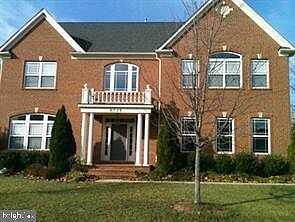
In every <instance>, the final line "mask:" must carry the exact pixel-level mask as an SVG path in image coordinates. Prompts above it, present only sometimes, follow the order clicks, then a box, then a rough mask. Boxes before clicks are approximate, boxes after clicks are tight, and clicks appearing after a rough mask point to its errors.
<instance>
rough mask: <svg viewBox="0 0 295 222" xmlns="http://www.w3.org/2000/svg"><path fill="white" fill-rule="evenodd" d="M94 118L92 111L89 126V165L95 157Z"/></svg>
mask: <svg viewBox="0 0 295 222" xmlns="http://www.w3.org/2000/svg"><path fill="white" fill-rule="evenodd" d="M93 120H94V114H93V113H90V116H89V128H88V146H87V147H88V148H87V149H88V150H87V165H92V159H93V147H92V146H93V144H92V135H93Z"/></svg>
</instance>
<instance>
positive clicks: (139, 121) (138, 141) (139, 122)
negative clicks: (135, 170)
mask: <svg viewBox="0 0 295 222" xmlns="http://www.w3.org/2000/svg"><path fill="white" fill-rule="evenodd" d="M136 130H137V133H136V157H135V165H136V166H141V165H142V163H141V132H142V114H141V113H139V114H137V128H136Z"/></svg>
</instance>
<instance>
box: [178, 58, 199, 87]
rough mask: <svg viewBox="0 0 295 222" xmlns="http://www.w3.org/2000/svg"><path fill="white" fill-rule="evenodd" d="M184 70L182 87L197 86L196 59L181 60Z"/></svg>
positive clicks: (182, 69) (182, 70)
mask: <svg viewBox="0 0 295 222" xmlns="http://www.w3.org/2000/svg"><path fill="white" fill-rule="evenodd" d="M181 72H182V87H183V88H193V87H195V86H196V82H197V81H196V78H197V76H196V64H195V62H194V60H182V62H181Z"/></svg>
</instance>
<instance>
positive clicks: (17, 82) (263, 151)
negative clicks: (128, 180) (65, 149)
mask: <svg viewBox="0 0 295 222" xmlns="http://www.w3.org/2000/svg"><path fill="white" fill-rule="evenodd" d="M220 4H222V9H223V11H220V12H219V11H218V12H217V10H216V7H217V5H220ZM216 12H217V13H222V14H221V16H224V18H225V21H226V22H227V21H228V22H229V23H230V22H232V21H234V23H230V24H231V25H230V26H229V29H228V30H227V31H225V34H224V35H223V38H222V41H220V43H218V44H216V45H215V46H214V47H215V48H214V51H215V53H214V54H212V57H210V62H212V63H214V62H216V61H219V62H220V64H222V65H221V68H220V70H219V71H218V72H217V73H210V75H209V74H208V76H209V78H210V81H209V78H208V94H209V95H211V96H216V95H221V94H222V103H220V107H219V109H218V110H216V111H215V112H214V115H211V116H208V117H207V118H208V120H210V121H211V120H212V123H213V122H216V124H212V125H209V124H208V125H207V126H206V128H208V136H210V135H212V132H213V134H214V132H216V131H217V130H218V129H216V128H218V126H220V124H221V123H222V121H223V120H224V118H227V117H228V115H229V112H230V111H229V108H228V107H230V106H231V105H232V103H233V101H232V98H237V97H238V96H239V97H240V98H241V101H243V102H242V103H243V104H242V105H245V106H246V105H248V103H250V102H249V101H250V100H251V104H252V105H251V106H249V107H248V109H247V110H245V111H244V112H243V113H242V111H240V113H242V114H241V115H235V116H233V117H231V118H230V119H229V127H228V128H227V132H226V133H225V134H224V135H219V138H221V139H224V140H226V141H227V142H226V143H222V142H220V141H216V142H215V143H213V148H212V150H213V152H215V153H228V154H233V153H238V152H241V151H247V152H253V153H255V154H257V155H267V154H271V153H273V154H286V149H287V146H288V144H289V134H290V108H289V106H290V105H289V104H290V97H289V78H288V74H289V63H288V62H289V57H290V56H292V55H293V54H294V52H295V48H294V47H293V45H292V44H291V43H289V42H288V41H287V40H286V39H285V38H284V37H282V36H281V35H280V34H279V33H278V32H277V31H276V30H274V29H273V28H272V27H271V26H270V25H269V24H268V23H267V22H266V21H265V20H264V19H263V18H261V17H260V16H259V15H258V14H257V13H256V12H254V11H253V9H251V8H250V7H249V6H248V5H247V4H246V3H245V2H244V1H242V0H228V1H223V2H221V3H220V1H215V0H209V1H207V2H206V3H205V4H204V5H203V6H202V7H201V8H200V9H199V10H198V11H197V12H196V13H195V14H194V15H193V16H192V17H191V18H190V19H189V20H188V21H186V22H185V23H177V22H155V23H152V22H142V23H140V22H135V23H124V22H116V23H102V22H93V23H87V22H60V23H58V22H57V21H55V19H54V18H53V17H52V16H51V15H50V14H49V13H48V12H47V11H46V10H41V11H40V12H38V13H37V14H36V15H35V16H34V17H33V18H32V19H31V20H30V21H28V22H27V23H26V24H25V25H24V26H23V27H22V28H21V29H20V30H18V32H17V33H15V34H14V35H13V36H12V37H11V38H10V39H9V40H8V41H7V42H6V43H4V45H3V46H1V48H0V56H1V58H2V59H1V72H0V104H1V107H0V127H1V130H2V132H3V135H6V137H5V138H4V140H3V141H2V145H1V146H6V147H8V148H9V149H27V150H36V149H37V150H39V149H41V150H46V149H47V148H48V144H49V141H50V131H51V128H52V125H53V121H54V115H55V113H56V112H57V109H58V108H60V107H61V105H62V104H64V105H65V107H66V109H67V112H68V116H69V118H70V120H71V122H72V126H73V131H74V136H75V139H76V143H77V148H78V150H77V154H78V155H79V156H80V158H81V159H82V160H85V162H86V163H87V164H89V165H92V164H99V163H105V162H110V163H114V162H115V163H116V162H119V163H132V165H135V166H139V167H146V166H150V165H154V164H155V163H156V143H157V135H158V125H159V119H158V114H157V113H158V112H159V109H161V106H160V105H161V104H169V103H170V102H174V103H175V104H176V106H177V107H178V109H179V116H180V119H181V120H180V121H181V122H182V124H183V125H184V126H185V124H188V123H189V122H190V121H192V120H193V117H192V116H191V115H190V110H189V109H188V107H187V106H186V105H185V102H184V101H183V93H185V91H186V90H190V89H189V88H190V86H191V84H192V79H191V78H189V77H188V76H187V72H186V71H187V70H189V69H190V68H191V67H192V66H193V63H192V60H191V54H192V51H191V49H190V47H187V46H186V45H187V44H188V43H189V41H190V40H189V38H190V35H191V30H190V27H191V26H192V25H193V24H194V23H193V21H194V20H195V19H197V18H201V19H203V18H206V16H210V13H216ZM211 59H212V61H211ZM254 65H257V66H258V67H259V68H258V69H256V70H254V69H252V67H253V66H254ZM237 67H239V68H238V69H237V70H238V71H237V73H235V74H234V75H233V73H230V70H231V69H233V68H237ZM231 74H232V75H231ZM228 79H231V81H228ZM172 83H173V84H172ZM175 85H176V86H177V87H176V88H177V89H176V88H175ZM176 91H177V92H176ZM247 98H248V99H247ZM250 98H251V99H250ZM184 128H185V127H184ZM235 129H243V130H235ZM184 131H187V130H184ZM209 132H210V133H209ZM188 134H189V133H188ZM186 136H187V132H183V133H182V150H183V151H187V150H188V149H189V145H190V142H189V141H186Z"/></svg>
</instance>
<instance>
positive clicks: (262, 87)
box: [250, 59, 270, 89]
mask: <svg viewBox="0 0 295 222" xmlns="http://www.w3.org/2000/svg"><path fill="white" fill-rule="evenodd" d="M253 61H265V62H266V86H253V72H252V62H253ZM250 66H251V67H250V77H251V78H250V80H251V88H252V89H269V88H270V82H269V81H270V77H269V76H270V73H269V72H270V69H269V60H268V59H252V60H251V61H250ZM255 75H261V76H264V75H262V74H255Z"/></svg>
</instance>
